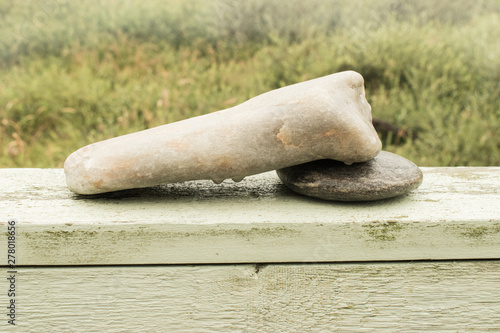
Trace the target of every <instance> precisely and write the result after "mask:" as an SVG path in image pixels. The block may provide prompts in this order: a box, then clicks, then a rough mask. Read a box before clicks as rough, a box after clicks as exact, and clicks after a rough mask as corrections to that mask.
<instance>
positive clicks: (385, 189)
mask: <svg viewBox="0 0 500 333" xmlns="http://www.w3.org/2000/svg"><path fill="white" fill-rule="evenodd" d="M276 172H277V173H278V176H279V177H280V179H281V181H282V182H283V183H284V184H285V185H286V186H287V187H289V188H290V189H291V190H293V191H295V192H297V193H300V194H304V195H307V196H311V197H315V198H320V199H325V200H336V201H369V200H380V199H387V198H392V197H395V196H398V195H402V194H406V193H408V192H410V191H412V190H414V189H416V188H417V187H419V186H420V184H421V183H422V177H423V175H422V171H421V170H420V169H419V168H418V167H417V166H416V165H415V164H414V163H413V162H411V161H409V160H407V159H406V158H404V157H401V156H399V155H396V154H393V153H390V152H386V151H381V152H380V154H378V155H377V156H376V157H375V158H374V159H372V160H370V161H368V162H363V163H355V164H352V165H346V164H345V163H343V162H339V161H334V160H319V161H314V162H310V163H305V164H301V165H296V166H292V167H288V168H284V169H280V170H277V171H276Z"/></svg>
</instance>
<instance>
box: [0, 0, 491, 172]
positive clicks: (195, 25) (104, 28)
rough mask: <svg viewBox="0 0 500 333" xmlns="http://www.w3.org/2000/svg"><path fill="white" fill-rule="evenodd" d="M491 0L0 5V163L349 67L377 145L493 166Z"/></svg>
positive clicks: (98, 0) (87, 0) (53, 154)
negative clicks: (378, 127)
mask: <svg viewBox="0 0 500 333" xmlns="http://www.w3.org/2000/svg"><path fill="white" fill-rule="evenodd" d="M499 31H500V1H499V0H483V1H475V2H472V1H468V0H458V1H451V0H443V1H439V2H436V1H430V0H421V1H416V0H409V1H396V0H378V1H375V0H372V1H369V0H361V1H354V2H353V1H350V0H349V1H348V0H311V1H308V2H304V1H299V0H288V1H280V0H248V1H244V2H243V1H228V0H226V1H225V0H215V1H201V0H170V1H160V0H151V1H138V0H125V1H112V0H109V1H104V0H84V1H79V2H70V1H66V0H44V1H35V0H29V1H28V0H24V1H19V0H6V1H3V2H2V3H1V4H0V148H1V149H0V167H61V166H62V165H63V163H64V160H65V158H66V157H67V156H68V155H69V154H70V153H71V152H73V151H74V150H76V149H78V148H80V147H82V146H84V145H87V144H89V143H92V142H95V141H98V140H103V139H106V138H110V137H114V136H117V135H122V134H126V133H131V132H135V131H138V130H142V129H145V128H149V127H153V126H157V125H161V124H164V123H168V122H173V121H178V120H182V119H185V118H188V117H193V116H197V115H201V114H205V113H208V112H212V111H217V110H220V109H224V108H227V107H231V106H234V105H236V104H239V103H241V102H243V101H245V100H247V99H249V98H251V97H253V96H255V95H257V94H260V93H263V92H265V91H267V90H271V89H275V88H278V87H281V86H285V85H288V84H292V83H296V82H299V81H303V80H307V79H312V78H316V77H319V76H322V75H328V74H331V73H335V72H338V71H342V70H347V69H352V70H356V71H358V72H359V73H361V74H362V75H363V76H364V78H365V84H366V88H367V99H368V101H369V102H370V104H371V105H372V112H373V116H374V117H375V118H378V119H381V120H383V121H385V122H388V123H391V124H393V125H394V126H397V127H398V128H400V129H402V130H406V131H408V132H410V133H416V134H417V136H416V137H415V138H414V139H411V138H410V139H407V140H394V137H391V136H390V135H389V136H384V138H383V141H384V149H385V150H389V151H392V152H396V153H398V154H400V155H402V156H405V157H407V158H410V159H411V160H412V161H414V162H415V163H417V164H418V165H421V166H475V165H486V166H491V165H500V139H499V138H500V130H499V128H500V84H499V81H500V42H499V40H498V32H499Z"/></svg>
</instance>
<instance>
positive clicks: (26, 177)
mask: <svg viewBox="0 0 500 333" xmlns="http://www.w3.org/2000/svg"><path fill="white" fill-rule="evenodd" d="M423 171H424V182H423V184H422V186H421V187H420V188H419V189H418V190H416V191H414V192H413V193H411V194H409V195H406V196H403V197H399V198H394V199H389V200H384V201H379V202H369V203H336V202H327V201H321V200H317V199H312V198H307V197H304V196H300V195H296V194H294V193H292V192H291V191H289V190H287V189H286V188H285V187H284V186H283V185H282V184H281V183H280V181H279V179H278V178H277V176H276V175H275V173H273V172H270V173H265V174H261V175H256V176H252V177H247V178H246V179H245V180H244V181H242V182H240V183H234V182H232V181H225V182H224V183H222V184H220V185H216V184H213V183H212V182H210V181H193V182H186V183H180V184H171V185H166V186H159V187H155V188H150V189H140V190H130V191H124V192H120V193H113V194H108V195H99V196H95V197H91V198H88V197H82V196H77V195H74V194H72V193H71V192H70V191H68V189H67V188H66V186H65V181H64V174H63V171H62V170H60V169H0V179H1V183H0V219H1V220H0V223H2V224H3V225H0V230H1V228H5V229H4V230H5V232H6V231H7V226H6V223H7V221H8V219H11V218H16V219H17V232H18V235H17V236H18V237H17V238H16V241H17V253H18V264H19V265H82V264H84V265H107V264H172V263H193V264H197V263H254V262H262V263H265V262H325V261H366V260H368V261H373V260H418V259H473V258H500V205H499V203H500V168H499V167H486V168H423ZM5 232H4V233H2V234H4V235H5ZM6 241H7V239H6V237H1V240H0V248H6ZM0 263H1V264H4V263H6V251H0Z"/></svg>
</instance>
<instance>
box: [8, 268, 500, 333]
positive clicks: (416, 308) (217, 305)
mask: <svg viewBox="0 0 500 333" xmlns="http://www.w3.org/2000/svg"><path fill="white" fill-rule="evenodd" d="M257 268H258V269H256V266H255V265H196V266H135V267H133V266H132V267H130V266H129V267H126V266H114V267H52V268H47V267H45V268H22V269H19V272H18V281H17V285H18V289H19V297H18V298H17V303H18V316H17V319H18V323H19V326H18V327H17V329H18V330H17V331H18V332H21V331H22V332H373V331H384V332H420V331H431V332H486V331H498V330H500V282H499V281H500V262H499V261H462V262H418V263H403V262H400V263H368V264H303V265H291V264H287V265H274V264H271V265H267V266H259V267H257ZM4 298H6V295H4V293H3V292H2V293H0V302H1V304H5V302H6V300H5V299H4ZM9 329H11V328H9V327H8V326H7V325H6V320H2V321H1V322H0V330H1V331H9Z"/></svg>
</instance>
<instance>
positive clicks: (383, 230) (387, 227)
mask: <svg viewBox="0 0 500 333" xmlns="http://www.w3.org/2000/svg"><path fill="white" fill-rule="evenodd" d="M363 228H364V230H365V232H366V233H367V234H368V236H369V237H370V238H371V240H373V241H384V242H390V241H394V240H396V238H397V236H398V234H399V233H400V231H401V230H402V229H403V226H402V224H401V223H399V222H395V221H388V222H371V223H366V224H363Z"/></svg>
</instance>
